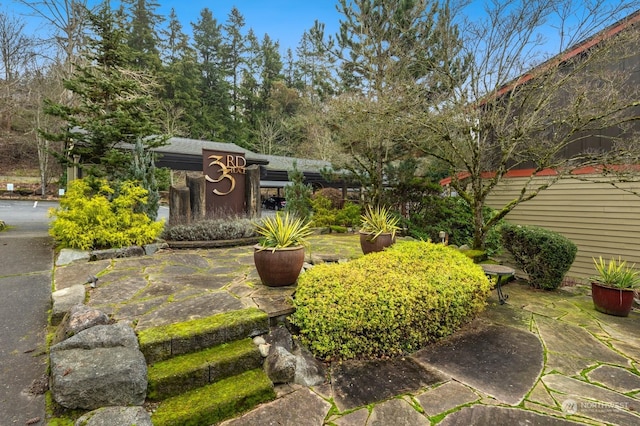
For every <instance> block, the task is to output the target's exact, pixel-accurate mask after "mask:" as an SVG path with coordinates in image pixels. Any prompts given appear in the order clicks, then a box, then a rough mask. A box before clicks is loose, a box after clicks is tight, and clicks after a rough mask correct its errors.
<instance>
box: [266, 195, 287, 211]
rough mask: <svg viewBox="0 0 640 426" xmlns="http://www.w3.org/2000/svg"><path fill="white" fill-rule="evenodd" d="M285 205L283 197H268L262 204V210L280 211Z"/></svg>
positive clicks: (285, 201)
mask: <svg viewBox="0 0 640 426" xmlns="http://www.w3.org/2000/svg"><path fill="white" fill-rule="evenodd" d="M286 205H287V200H286V199H285V198H284V197H269V198H267V199H266V200H264V201H263V202H262V208H264V209H269V210H282V209H284V207H285V206H286Z"/></svg>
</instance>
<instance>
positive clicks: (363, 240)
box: [360, 231, 396, 254]
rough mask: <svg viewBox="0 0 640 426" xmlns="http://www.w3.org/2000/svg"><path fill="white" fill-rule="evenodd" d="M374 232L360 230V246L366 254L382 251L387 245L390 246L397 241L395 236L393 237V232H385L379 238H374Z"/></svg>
mask: <svg viewBox="0 0 640 426" xmlns="http://www.w3.org/2000/svg"><path fill="white" fill-rule="evenodd" d="M374 235H375V234H373V233H367V232H362V231H361V232H360V248H362V252H363V253H364V254H368V253H372V252H376V251H382V250H384V248H385V247H389V246H390V245H392V244H393V243H395V242H396V239H395V237H391V233H390V232H389V233H383V234H380V235H378V238H376V239H375V240H372V238H373V236H374Z"/></svg>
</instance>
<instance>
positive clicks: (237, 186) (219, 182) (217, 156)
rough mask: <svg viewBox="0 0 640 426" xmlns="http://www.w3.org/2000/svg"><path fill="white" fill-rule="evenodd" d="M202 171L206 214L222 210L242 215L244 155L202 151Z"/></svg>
mask: <svg viewBox="0 0 640 426" xmlns="http://www.w3.org/2000/svg"><path fill="white" fill-rule="evenodd" d="M202 161H203V163H202V170H203V172H204V178H205V180H206V196H205V202H206V205H207V212H209V211H220V210H223V211H225V212H228V213H239V214H241V213H244V203H245V200H244V195H245V194H244V187H245V168H246V166H247V160H246V159H245V158H244V154H241V153H234V152H221V151H212V150H208V149H203V150H202Z"/></svg>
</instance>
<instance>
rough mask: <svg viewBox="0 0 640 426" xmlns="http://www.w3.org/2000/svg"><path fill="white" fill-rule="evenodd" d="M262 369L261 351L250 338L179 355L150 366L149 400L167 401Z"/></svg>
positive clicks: (148, 372)
mask: <svg viewBox="0 0 640 426" xmlns="http://www.w3.org/2000/svg"><path fill="white" fill-rule="evenodd" d="M261 366H262V356H261V355H260V351H258V349H257V347H256V345H254V344H253V341H252V340H251V339H248V338H247V339H243V340H238V341H235V342H230V343H223V344H222V345H219V346H215V347H213V348H209V349H205V350H203V351H199V352H194V353H191V354H186V355H179V356H176V357H174V358H170V359H168V360H166V361H161V362H158V363H155V364H152V365H150V366H149V368H148V371H147V374H148V379H149V380H148V383H149V385H148V392H147V398H148V399H150V400H160V399H165V398H167V397H170V396H175V395H178V394H180V393H184V392H187V391H189V390H192V389H195V388H197V387H200V386H205V385H208V384H210V383H215V382H217V381H219V380H222V379H225V378H227V377H231V376H234V375H237V374H240V373H243V372H245V371H248V370H253V369H256V368H260V367H261Z"/></svg>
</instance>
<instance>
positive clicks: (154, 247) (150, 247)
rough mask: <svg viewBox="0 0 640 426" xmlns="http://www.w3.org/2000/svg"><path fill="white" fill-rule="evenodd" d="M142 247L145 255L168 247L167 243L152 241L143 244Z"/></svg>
mask: <svg viewBox="0 0 640 426" xmlns="http://www.w3.org/2000/svg"><path fill="white" fill-rule="evenodd" d="M142 248H143V249H144V254H146V255H147V256H151V255H152V254H154V253H155V252H157V251H158V250H162V249H166V248H169V244H167V243H153V244H145V245H143V246H142Z"/></svg>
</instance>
